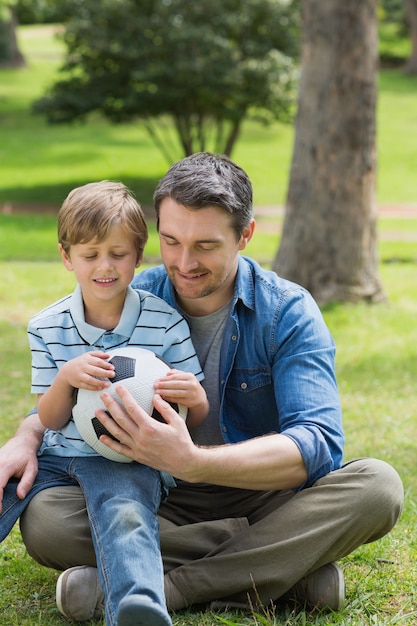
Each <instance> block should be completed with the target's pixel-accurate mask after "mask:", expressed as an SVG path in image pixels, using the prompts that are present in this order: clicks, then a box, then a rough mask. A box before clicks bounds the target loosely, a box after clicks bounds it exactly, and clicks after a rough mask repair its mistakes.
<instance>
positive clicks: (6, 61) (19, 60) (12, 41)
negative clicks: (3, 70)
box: [0, 6, 26, 67]
mask: <svg viewBox="0 0 417 626" xmlns="http://www.w3.org/2000/svg"><path fill="white" fill-rule="evenodd" d="M9 9H10V19H9V20H7V21H6V20H0V66H1V67H23V66H24V65H26V63H25V58H24V56H23V54H22V53H21V52H20V50H19V46H18V44H17V37H16V28H17V16H16V10H15V8H14V7H12V6H10V7H9Z"/></svg>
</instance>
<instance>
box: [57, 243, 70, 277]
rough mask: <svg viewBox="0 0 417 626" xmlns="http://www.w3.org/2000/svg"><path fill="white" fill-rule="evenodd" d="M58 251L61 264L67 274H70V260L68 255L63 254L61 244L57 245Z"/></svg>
mask: <svg viewBox="0 0 417 626" xmlns="http://www.w3.org/2000/svg"><path fill="white" fill-rule="evenodd" d="M58 251H59V254H60V255H61V259H62V262H63V264H64V266H65V268H66V269H67V270H68V271H69V272H72V271H73V270H72V263H71V259H70V257H69V255H68V254H67V253H66V252H65V250H64V248H63V247H62V244H60V243H59V244H58Z"/></svg>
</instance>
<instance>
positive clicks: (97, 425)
mask: <svg viewBox="0 0 417 626" xmlns="http://www.w3.org/2000/svg"><path fill="white" fill-rule="evenodd" d="M108 354H110V355H111V356H110V358H109V363H112V364H113V365H114V367H115V376H114V377H113V378H109V379H106V380H109V381H110V382H111V386H110V387H107V388H106V390H105V391H106V392H108V393H109V394H110V395H111V396H113V398H114V399H115V400H117V402H118V403H119V404H121V402H120V398H119V396H118V395H117V393H116V390H115V388H116V386H117V384H118V383H120V384H122V385H123V386H124V387H126V389H128V391H129V392H130V393H131V394H132V396H133V397H134V398H135V400H136V401H137V402H138V404H139V405H140V406H141V407H142V408H143V409H144V410H145V411H146V413H148V414H149V415H152V417H154V418H155V419H157V420H159V421H164V420H163V417H162V416H161V415H160V414H159V413H158V411H156V409H155V408H154V406H153V404H152V398H153V396H154V393H155V392H154V388H153V385H154V382H155V380H156V379H158V378H161V377H162V376H165V374H166V372H167V371H168V370H170V369H171V367H170V365H169V364H168V363H167V362H166V361H164V360H163V359H162V358H161V357H159V356H158V355H156V354H155V353H154V352H151V351H150V350H145V349H144V348H134V347H130V348H129V347H127V348H117V349H115V350H109V351H108ZM101 393H102V391H88V390H87V389H78V392H77V400H76V404H75V405H74V407H73V409H72V415H73V418H74V422H75V425H76V427H77V428H78V431H79V433H80V435H81V437H82V438H83V439H84V441H85V442H86V443H88V445H89V446H91V447H92V448H93V449H94V450H95V451H96V452H98V453H99V454H101V455H102V456H104V457H106V458H107V459H110V460H111V461H119V462H120V463H130V462H131V461H132V459H129V458H128V457H126V456H124V455H123V454H118V453H117V452H113V450H111V449H110V448H109V447H108V446H105V445H104V443H102V442H101V441H100V440H99V437H100V436H101V435H109V437H112V438H113V439H114V437H113V435H111V434H110V433H109V431H108V430H107V429H106V428H104V426H103V425H102V424H101V422H100V421H99V420H98V419H97V417H96V416H95V415H94V412H95V411H96V410H97V409H103V410H104V411H106V407H105V405H104V404H103V402H102V400H101V398H100V394H101ZM171 406H172V407H173V408H174V409H175V410H176V411H177V413H179V414H180V415H181V417H182V418H183V419H184V420H185V419H186V417H187V408H186V407H184V406H181V405H178V404H171ZM106 412H107V414H108V415H110V414H109V413H108V411H106ZM110 417H111V416H110Z"/></svg>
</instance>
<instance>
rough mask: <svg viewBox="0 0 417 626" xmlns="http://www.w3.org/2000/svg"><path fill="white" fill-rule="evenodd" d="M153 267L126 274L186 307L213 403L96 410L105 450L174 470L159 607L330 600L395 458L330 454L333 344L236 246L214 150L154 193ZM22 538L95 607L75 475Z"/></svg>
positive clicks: (77, 599) (20, 468) (26, 458)
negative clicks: (191, 413)
mask: <svg viewBox="0 0 417 626" xmlns="http://www.w3.org/2000/svg"><path fill="white" fill-rule="evenodd" d="M154 200H155V208H156V213H157V219H158V230H159V237H160V244H161V254H162V259H163V262H164V267H163V266H160V267H157V268H152V269H149V270H144V271H142V272H141V274H140V275H139V276H138V277H137V278H135V279H134V282H133V286H134V287H140V288H142V289H145V290H148V291H151V292H153V293H155V294H156V295H158V296H160V297H162V298H163V299H165V300H166V301H167V302H168V303H169V304H171V305H172V306H174V307H175V308H177V309H178V310H179V311H180V312H181V313H182V314H183V315H185V317H186V319H187V320H188V322H189V325H190V328H191V336H192V339H193V343H194V346H195V348H196V352H197V355H198V357H199V359H200V363H201V365H202V367H203V370H204V374H205V380H204V382H203V385H204V387H205V389H206V392H207V396H208V399H209V403H210V412H209V415H208V417H207V418H206V420H205V422H204V424H203V425H202V426H200V427H198V428H196V429H194V430H192V431H191V433H189V432H188V431H187V428H186V427H185V426H184V422H183V421H182V420H181V418H179V416H177V415H176V413H175V412H174V411H173V410H172V409H171V408H170V407H169V405H167V404H166V403H165V402H164V401H162V399H161V397H160V395H159V393H161V392H162V391H163V388H162V387H159V388H158V387H156V389H155V391H156V395H155V405H156V408H157V409H158V410H159V411H160V413H161V414H162V415H163V416H164V418H165V423H161V422H157V421H155V420H152V418H150V417H149V416H148V415H146V414H145V413H144V411H142V410H141V409H140V408H139V407H138V406H137V404H136V403H135V402H133V401H132V399H131V398H130V396H129V394H128V393H127V392H126V391H123V390H121V391H120V395H121V398H122V400H123V403H124V406H125V408H126V411H123V410H122V409H121V408H120V406H119V405H118V404H117V403H116V402H115V401H113V400H111V398H110V397H109V396H108V394H106V393H104V394H103V398H104V400H105V404H106V406H107V408H108V410H109V411H110V412H111V414H112V416H113V418H114V421H113V420H112V419H111V418H110V417H109V416H108V415H106V414H105V413H104V412H100V413H99V414H98V415H99V419H100V420H101V421H102V423H103V424H104V425H105V426H106V427H107V428H108V430H110V432H111V433H112V434H113V435H114V436H115V437H116V439H117V440H118V441H113V440H112V439H111V438H109V437H103V441H104V442H105V443H106V444H107V445H108V446H109V447H111V448H112V449H113V450H115V451H117V452H122V453H123V454H125V455H126V456H128V457H130V458H132V459H135V460H136V461H138V462H141V463H145V464H147V465H150V466H151V467H154V468H156V469H158V470H161V471H166V472H169V473H170V474H172V475H174V476H175V477H176V479H177V487H176V488H174V489H173V490H172V491H171V492H170V495H169V497H168V500H167V501H166V502H165V503H163V504H162V505H161V507H160V509H159V521H160V539H161V550H162V555H163V559H164V571H165V593H166V600H167V605H168V607H169V609H171V610H179V609H182V608H185V607H187V606H190V605H192V604H195V603H204V604H209V606H211V608H215V607H221V606H241V607H245V606H248V604H249V603H250V602H252V603H255V604H256V602H257V601H261V602H262V603H263V604H264V605H268V603H269V602H270V601H276V600H278V599H279V598H294V599H296V600H298V601H300V602H303V603H306V605H308V606H309V607H317V608H323V607H328V608H331V609H334V610H337V609H339V608H341V606H343V603H344V600H345V585H344V577H343V573H342V570H341V569H340V567H339V566H338V565H336V563H335V561H337V560H338V559H340V558H341V557H343V556H345V555H346V554H349V553H350V552H351V551H353V550H354V549H355V548H356V547H357V546H359V545H361V544H363V543H366V542H370V541H374V540H376V539H378V538H380V537H382V536H383V535H385V534H386V533H388V532H389V531H390V530H391V529H392V527H393V526H394V525H395V523H396V522H397V520H398V518H399V516H400V513H401V509H402V504H403V488H402V484H401V480H400V478H399V476H398V474H397V473H396V472H395V470H394V469H393V468H392V467H390V466H389V465H388V464H387V463H385V462H383V461H380V460H377V459H361V460H355V461H352V462H350V463H347V464H344V465H342V450H343V432H342V425H341V410H340V403H339V397H338V391H337V384H336V380H335V374H334V354H335V348H334V343H333V340H332V338H331V336H330V333H329V331H328V329H327V327H326V325H325V323H324V321H323V318H322V316H321V313H320V311H319V309H318V307H317V306H316V304H315V302H314V300H313V299H312V297H311V296H310V294H309V293H308V292H306V291H305V290H304V289H303V288H302V287H300V286H298V285H295V284H293V283H290V282H288V281H285V280H282V279H281V278H279V277H278V276H277V275H276V274H275V273H273V272H269V271H266V270H264V269H262V268H261V267H260V266H259V265H258V264H256V263H255V262H254V261H253V260H250V259H248V258H245V257H242V256H241V255H240V252H241V251H243V250H244V249H245V247H246V246H247V244H248V242H249V241H250V239H251V237H252V235H253V232H254V224H255V223H254V220H253V211H252V187H251V184H250V181H249V179H248V177H247V175H246V174H245V172H244V171H243V170H242V169H241V168H240V167H238V166H237V165H236V164H235V163H233V162H232V161H230V160H229V159H228V158H226V157H222V156H216V155H212V154H209V153H200V154H196V155H192V156H190V157H187V158H185V159H183V160H182V161H180V162H178V163H176V164H174V165H173V166H172V167H171V168H170V170H169V171H168V172H167V174H166V175H165V176H164V178H163V179H162V180H161V181H160V183H159V185H158V187H157V189H156V192H155V196H154ZM41 432H42V431H41V430H40V429H39V424H38V422H37V418H36V416H31V417H29V418H28V419H27V420H25V423H23V425H22V426H21V428H20V429H19V431H18V433H17V434H16V437H15V438H14V439H12V440H10V441H9V442H8V444H6V446H5V448H4V449H3V451H2V454H1V456H0V470H2V472H1V473H0V477H1V480H0V486H1V485H2V484H4V482H5V478H4V476H5V477H7V478H8V477H9V476H11V475H15V476H18V477H21V485H20V487H21V491H20V495H21V496H24V493H25V491H26V490H27V487H28V485H30V483H31V480H32V479H33V474H34V472H35V471H36V460H35V458H34V454H35V452H34V451H35V450H36V449H37V446H38V445H39V439H40V434H41ZM21 528H22V534H23V538H24V541H25V543H26V546H27V549H28V551H29V553H30V554H31V555H32V556H33V557H34V558H35V559H36V560H37V561H39V562H40V563H43V564H44V565H47V566H49V567H55V568H57V569H64V570H66V571H64V573H63V574H61V585H60V590H59V594H58V597H57V602H58V606H59V607H60V608H61V610H63V612H64V613H66V614H67V615H70V616H74V617H75V618H76V619H78V620H80V621H81V619H89V618H90V617H91V616H93V615H95V614H97V611H98V609H99V607H100V603H101V601H102V595H101V590H100V588H99V585H98V584H97V575H96V570H95V558H94V551H93V548H92V544H91V538H90V532H89V527H88V521H87V516H86V512H85V504H84V502H83V498H82V495H81V493H80V490H79V489H78V488H76V487H66V488H60V489H49V490H46V491H44V492H42V494H39V496H36V498H35V499H34V500H33V502H32V504H31V505H30V506H29V507H28V509H27V512H26V513H25V516H24V517H23V519H22V523H21Z"/></svg>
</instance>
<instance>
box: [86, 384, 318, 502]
mask: <svg viewBox="0 0 417 626" xmlns="http://www.w3.org/2000/svg"><path fill="white" fill-rule="evenodd" d="M117 391H118V393H119V395H120V399H121V401H122V403H123V406H124V407H125V408H126V411H123V409H122V408H121V407H120V405H119V404H118V403H117V402H116V401H115V400H114V399H112V398H111V396H110V395H109V394H107V393H104V394H102V396H101V397H102V399H103V401H104V403H105V405H106V408H107V409H108V410H109V412H110V414H111V415H112V417H113V418H114V420H112V419H111V418H110V417H109V416H108V415H106V413H105V412H104V411H97V413H96V414H97V417H98V418H99V419H100V421H101V422H102V424H103V425H104V426H105V427H106V428H107V429H108V430H109V431H110V432H111V433H112V434H113V435H114V436H115V437H116V439H117V440H118V441H113V440H112V439H111V438H110V437H106V436H102V437H100V440H101V441H102V442H103V443H105V444H106V445H107V446H109V447H110V448H111V449H112V450H114V451H115V452H119V453H121V454H124V455H126V456H128V457H129V458H131V459H134V460H136V461H138V462H139V463H144V464H146V465H149V466H151V467H154V468H155V469H158V470H161V471H165V472H168V473H169V474H172V475H173V476H175V477H176V478H179V479H183V480H186V481H188V482H192V483H196V482H208V483H212V484H215V485H223V486H228V487H238V488H243V489H260V490H270V489H295V488H297V487H300V486H301V485H302V484H303V483H304V482H305V481H306V479H307V472H306V469H305V466H304V462H303V459H302V456H301V453H300V451H299V449H298V447H297V445H296V444H295V443H294V441H292V440H291V439H290V438H289V437H286V436H285V435H279V434H272V435H267V436H265V437H258V438H256V439H250V440H248V441H244V442H242V443H236V444H227V445H222V446H213V447H199V446H196V445H195V444H194V442H193V441H192V439H191V437H190V435H189V433H188V430H187V427H186V426H185V424H184V422H183V420H182V419H181V418H180V417H179V415H177V413H176V412H175V411H174V410H173V409H172V408H171V407H170V405H169V404H168V403H167V402H165V401H164V400H162V398H161V397H160V396H158V395H155V398H154V403H155V407H156V409H157V410H158V411H159V412H160V413H161V415H163V417H164V419H165V421H166V423H165V424H163V423H160V422H158V421H156V420H154V419H152V418H151V417H150V416H149V415H147V413H145V411H143V409H141V407H140V406H139V405H138V404H137V402H135V400H134V399H133V398H132V396H131V395H130V394H129V392H128V391H127V390H126V389H124V388H123V387H119V388H118V390H117Z"/></svg>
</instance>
